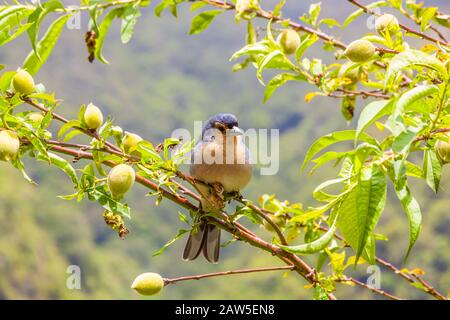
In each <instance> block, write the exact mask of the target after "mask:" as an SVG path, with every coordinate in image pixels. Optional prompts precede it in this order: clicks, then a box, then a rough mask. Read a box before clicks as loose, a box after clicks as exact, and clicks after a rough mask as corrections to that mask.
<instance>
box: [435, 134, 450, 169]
mask: <svg viewBox="0 0 450 320" xmlns="http://www.w3.org/2000/svg"><path fill="white" fill-rule="evenodd" d="M447 136H448V135H447ZM449 138H450V137H449ZM434 148H435V150H436V153H437V154H438V156H439V158H440V159H441V161H442V163H444V164H446V163H449V162H450V142H447V141H443V140H439V141H437V142H436V144H435V145H434Z"/></svg>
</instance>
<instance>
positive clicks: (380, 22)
mask: <svg viewBox="0 0 450 320" xmlns="http://www.w3.org/2000/svg"><path fill="white" fill-rule="evenodd" d="M375 29H376V30H377V32H378V33H379V34H380V35H382V36H383V35H385V34H387V33H389V34H390V35H393V34H394V33H396V32H397V31H398V29H399V24H398V20H397V18H396V17H395V16H393V15H392V14H389V13H386V14H383V15H382V16H381V17H378V18H377V20H376V21H375Z"/></svg>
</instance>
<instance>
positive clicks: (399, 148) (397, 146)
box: [392, 127, 418, 153]
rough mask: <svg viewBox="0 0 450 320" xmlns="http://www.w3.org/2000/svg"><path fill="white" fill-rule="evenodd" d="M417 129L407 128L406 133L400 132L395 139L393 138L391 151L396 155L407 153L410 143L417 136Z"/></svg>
mask: <svg viewBox="0 0 450 320" xmlns="http://www.w3.org/2000/svg"><path fill="white" fill-rule="evenodd" d="M417 132H418V129H417V128H411V127H409V128H408V129H407V130H406V131H402V132H401V133H400V134H399V135H398V136H397V137H395V139H394V142H393V143H392V150H393V151H394V152H396V153H404V152H407V151H408V149H409V147H410V146H411V143H412V142H413V141H414V139H415V138H416V136H417Z"/></svg>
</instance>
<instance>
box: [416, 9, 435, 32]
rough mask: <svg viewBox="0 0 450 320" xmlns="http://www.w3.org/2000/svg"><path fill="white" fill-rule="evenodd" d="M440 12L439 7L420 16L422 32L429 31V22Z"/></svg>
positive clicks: (427, 10)
mask: <svg viewBox="0 0 450 320" xmlns="http://www.w3.org/2000/svg"><path fill="white" fill-rule="evenodd" d="M438 10H439V8H437V7H430V8H426V9H425V10H424V11H423V12H422V15H421V16H420V29H421V30H422V32H424V31H425V30H426V29H427V27H428V23H429V21H430V20H431V19H433V18H434V17H435V16H436V13H437V12H438Z"/></svg>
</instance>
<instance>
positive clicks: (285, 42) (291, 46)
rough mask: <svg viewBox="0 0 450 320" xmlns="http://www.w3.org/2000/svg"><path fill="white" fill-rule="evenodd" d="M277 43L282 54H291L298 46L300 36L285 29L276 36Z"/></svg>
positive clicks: (293, 31)
mask: <svg viewBox="0 0 450 320" xmlns="http://www.w3.org/2000/svg"><path fill="white" fill-rule="evenodd" d="M277 42H278V43H279V44H280V46H281V48H282V49H283V51H284V53H286V54H293V53H294V52H295V51H297V48H298V46H299V45H300V35H299V34H298V32H297V31H295V30H292V29H287V30H284V31H283V32H281V33H280V34H279V35H278V37H277Z"/></svg>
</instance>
